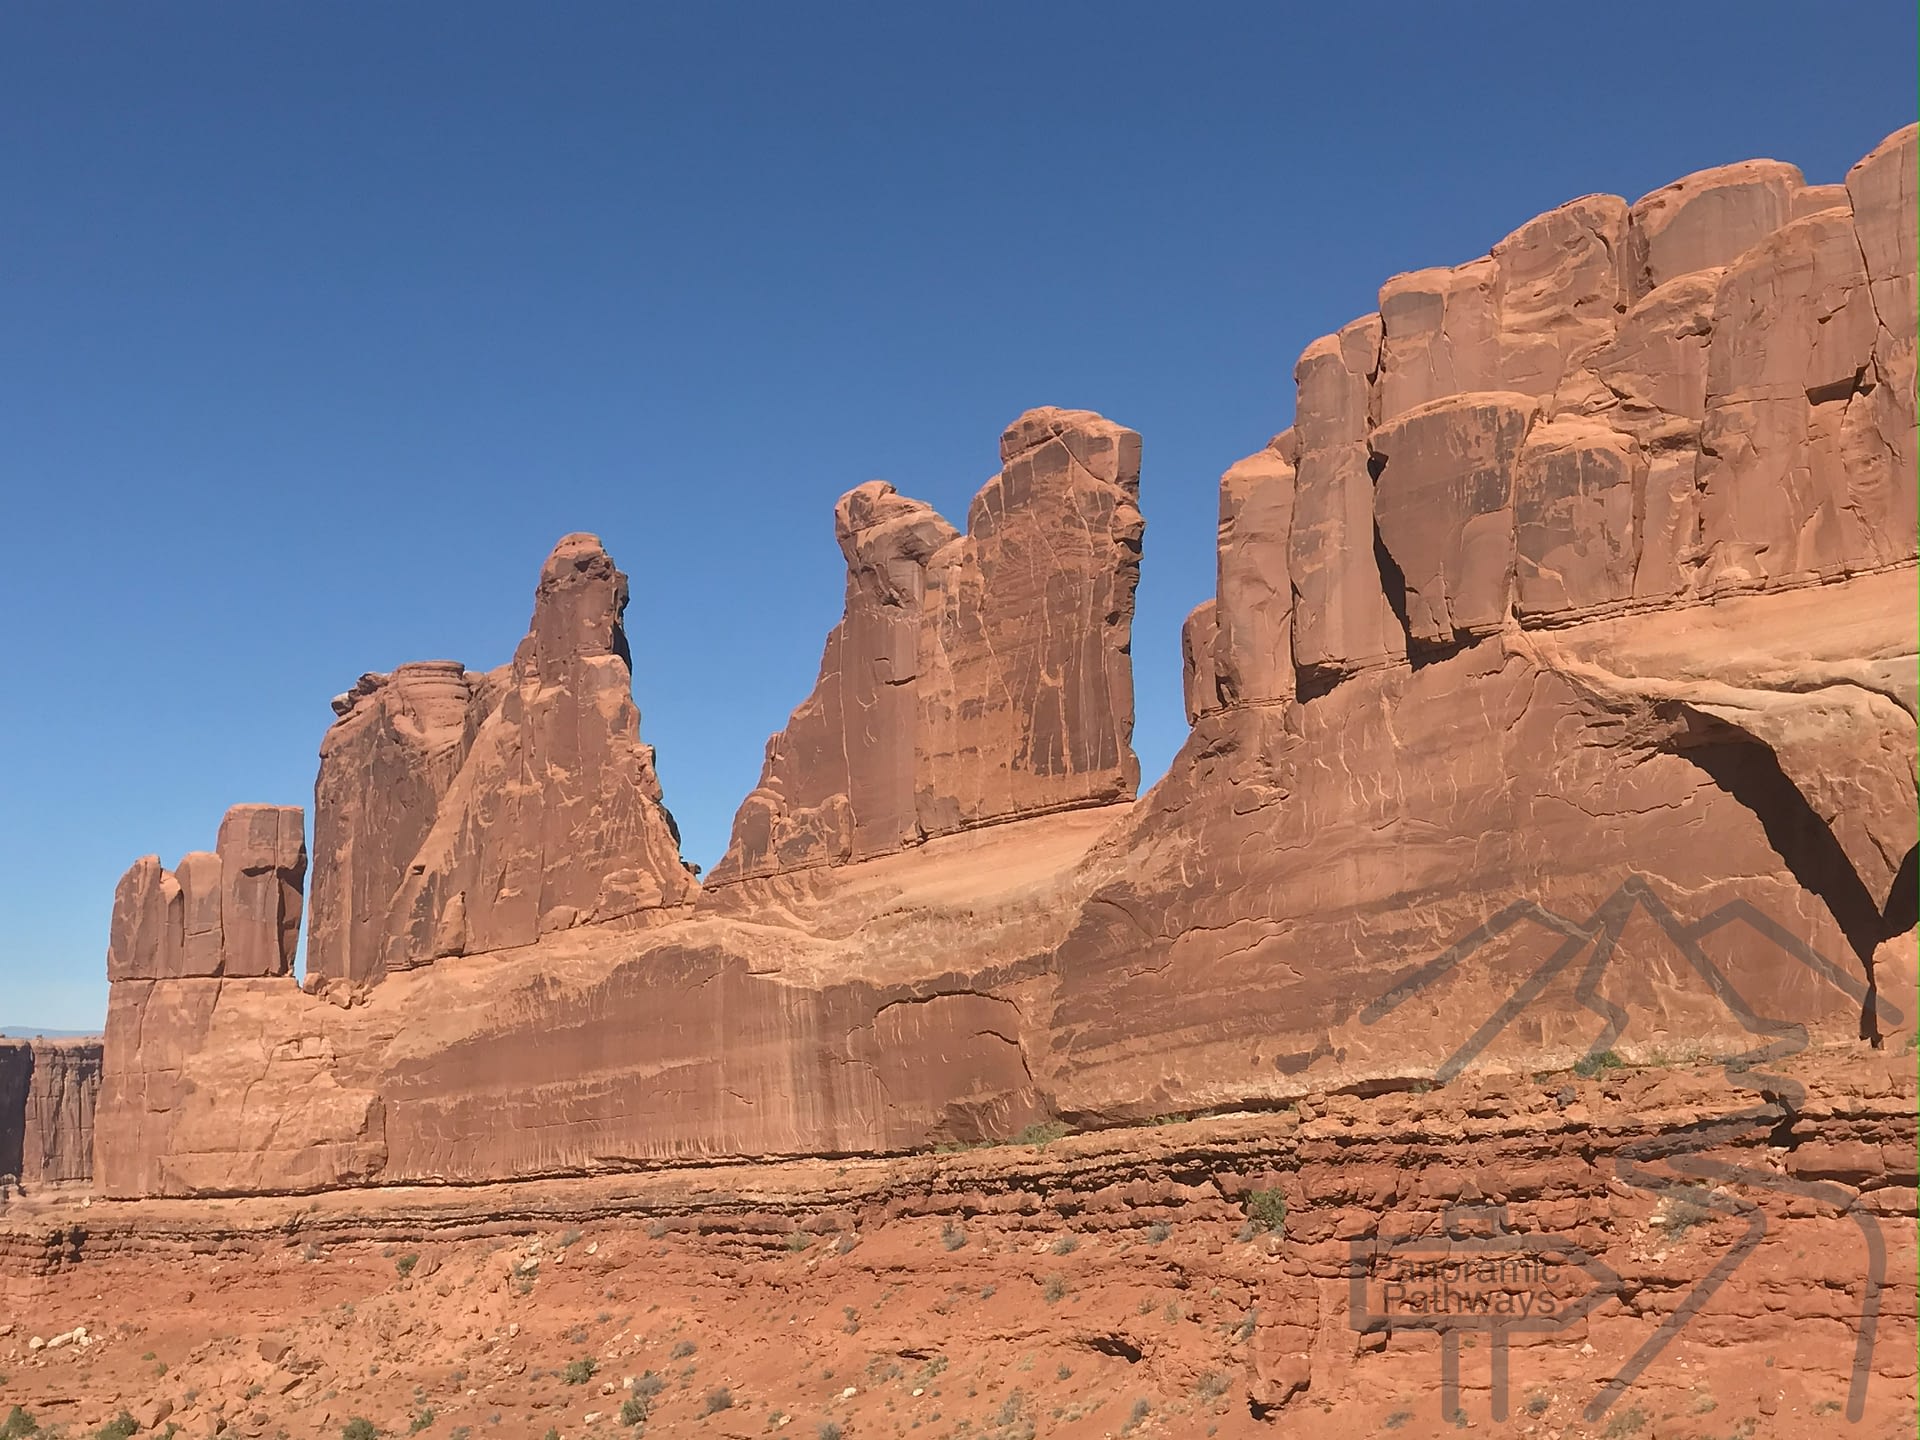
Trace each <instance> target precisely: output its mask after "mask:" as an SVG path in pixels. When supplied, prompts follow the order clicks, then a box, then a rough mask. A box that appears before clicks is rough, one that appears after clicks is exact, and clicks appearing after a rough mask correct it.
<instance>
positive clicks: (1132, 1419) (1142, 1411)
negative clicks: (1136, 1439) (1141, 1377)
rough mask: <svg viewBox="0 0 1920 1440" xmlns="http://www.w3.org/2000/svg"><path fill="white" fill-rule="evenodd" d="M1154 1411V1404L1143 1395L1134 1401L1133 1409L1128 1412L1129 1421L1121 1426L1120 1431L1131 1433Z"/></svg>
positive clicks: (1126, 1433) (1125, 1433) (1123, 1433)
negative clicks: (1148, 1401)
mask: <svg viewBox="0 0 1920 1440" xmlns="http://www.w3.org/2000/svg"><path fill="white" fill-rule="evenodd" d="M1152 1413H1153V1406H1151V1405H1149V1404H1148V1403H1147V1400H1146V1397H1145V1396H1144V1395H1143V1396H1142V1397H1141V1398H1140V1399H1138V1400H1136V1401H1134V1402H1133V1409H1132V1410H1130V1411H1128V1412H1127V1423H1126V1424H1125V1425H1123V1426H1121V1427H1120V1433H1121V1434H1122V1435H1131V1434H1132V1433H1133V1432H1134V1431H1135V1430H1138V1429H1139V1428H1140V1422H1141V1421H1142V1420H1144V1419H1146V1418H1147V1416H1148V1415H1150V1414H1152Z"/></svg>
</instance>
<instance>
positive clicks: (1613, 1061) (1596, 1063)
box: [1573, 1050, 1627, 1080]
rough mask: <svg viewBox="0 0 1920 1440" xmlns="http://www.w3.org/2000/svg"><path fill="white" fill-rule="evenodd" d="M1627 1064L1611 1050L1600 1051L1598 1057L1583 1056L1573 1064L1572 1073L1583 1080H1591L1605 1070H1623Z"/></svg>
mask: <svg viewBox="0 0 1920 1440" xmlns="http://www.w3.org/2000/svg"><path fill="white" fill-rule="evenodd" d="M1626 1068H1627V1062H1626V1061H1624V1060H1622V1059H1621V1058H1620V1057H1619V1055H1618V1054H1616V1053H1615V1052H1614V1051H1612V1050H1602V1051H1601V1052H1600V1053H1599V1054H1598V1055H1583V1056H1581V1057H1580V1058H1579V1059H1578V1060H1576V1061H1574V1062H1573V1073H1574V1074H1576V1075H1578V1076H1580V1077H1581V1078H1582V1079H1583V1080H1591V1079H1592V1078H1593V1077H1594V1076H1596V1075H1599V1074H1601V1073H1603V1072H1604V1071H1607V1070H1624V1069H1626Z"/></svg>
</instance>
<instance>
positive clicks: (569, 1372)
mask: <svg viewBox="0 0 1920 1440" xmlns="http://www.w3.org/2000/svg"><path fill="white" fill-rule="evenodd" d="M599 1368H600V1362H599V1361H597V1360H595V1359H594V1358H593V1357H592V1356H591V1355H582V1356H581V1357H580V1358H579V1359H578V1360H569V1361H568V1362H567V1368H566V1369H564V1370H562V1371H561V1372H560V1378H561V1379H562V1380H564V1381H566V1382H567V1384H569V1385H584V1384H586V1383H587V1382H588V1381H589V1380H591V1379H593V1374H594V1371H596V1370H598V1369H599Z"/></svg>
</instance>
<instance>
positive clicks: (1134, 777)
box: [710, 409, 1142, 883]
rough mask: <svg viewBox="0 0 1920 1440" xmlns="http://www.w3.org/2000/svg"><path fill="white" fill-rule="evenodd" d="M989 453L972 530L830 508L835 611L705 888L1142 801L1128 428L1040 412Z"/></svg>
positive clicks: (1136, 536)
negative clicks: (837, 585)
mask: <svg viewBox="0 0 1920 1440" xmlns="http://www.w3.org/2000/svg"><path fill="white" fill-rule="evenodd" d="M1000 455H1001V461H1002V465H1003V468H1002V470H1001V473H1000V474H999V475H997V476H995V477H994V478H993V479H992V480H991V481H989V482H988V483H987V485H986V487H985V488H984V489H983V490H982V491H981V492H980V494H979V495H978V496H976V497H975V499H974V502H973V506H972V509H971V510H970V512H969V514H968V522H967V533H966V534H965V535H959V534H957V533H956V532H955V531H954V529H953V528H952V527H951V526H950V525H948V524H947V523H946V522H945V521H944V520H942V519H941V518H940V517H939V516H938V515H936V514H935V513H934V512H933V511H932V510H931V509H929V508H928V507H927V506H925V505H923V504H921V503H920V502H918V501H915V500H909V499H906V498H905V497H904V496H901V495H899V494H897V493H895V491H894V489H893V487H892V486H891V485H887V484H885V483H884V482H881V481H872V482H870V483H868V484H866V485H862V486H860V487H859V488H858V489H856V490H853V491H850V492H849V493H848V494H846V495H845V496H843V497H842V498H841V500H840V503H839V505H838V506H836V507H835V511H834V522H835V531H836V533H837V535H838V537H839V540H840V549H841V552H842V553H843V554H844V555H845V556H846V560H847V599H846V611H845V615H844V617H843V618H842V620H841V622H840V624H839V625H837V626H836V627H834V630H833V632H832V633H831V634H830V635H829V636H828V637H827V645H826V652H825V654H824V655H823V657H822V659H821V665H820V678H819V680H818V681H817V682H816V683H815V686H814V691H813V694H811V695H810V696H808V697H807V699H806V700H805V701H803V702H802V703H801V705H800V707H799V708H798V709H796V710H795V711H794V712H793V717H792V719H791V720H790V721H789V722H788V725H787V728H786V730H784V731H783V732H781V733H780V734H778V735H776V736H774V737H773V739H772V740H770V741H768V743H767V761H766V766H765V769H764V770H763V771H762V773H761V778H760V784H759V785H758V786H757V787H756V788H755V790H754V791H753V793H752V794H751V795H749V796H748V797H747V799H746V801H745V803H744V804H742V806H741V807H740V811H739V814H738V815H737V816H736V817H735V820H734V830H733V841H732V844H731V845H730V846H729V847H728V850H727V854H726V856H725V858H723V859H722V860H721V862H720V863H719V864H718V865H716V866H715V867H714V870H713V874H712V876H711V879H710V883H724V882H726V881H729V880H738V879H741V878H745V877H749V876H765V875H771V874H776V873H779V872H782V871H789V870H798V869H805V868H809V867H812V866H817V865H831V864H839V863H841V862H844V861H848V860H862V859H867V858H870V857H872V856H876V855H884V854H887V853H889V852H891V851H894V850H898V849H901V848H902V847H904V846H908V845H912V844H917V843H918V842H919V841H921V840H922V839H925V838H926V837H928V836H933V835H945V834H951V833H953V832H955V831H958V830H965V829H969V828H971V827H974V826H978V825H986V824H991V823H994V822H997V821H1003V820H1009V819H1014V818H1017V817H1019V816H1023V815H1036V814H1044V813H1047V812H1050V811H1055V810H1061V809H1066V808H1069V807H1073V806H1079V805H1097V804H1105V803H1109V802H1111V801H1115V800H1123V799H1127V798H1130V797H1131V796H1132V795H1133V793H1134V790H1135V788H1136V786H1137V785H1138V783H1139V765H1138V762H1137V761H1136V760H1135V759H1134V756H1133V750H1132V747H1131V739H1132V733H1133V679H1132V669H1131V662H1130V659H1129V655H1128V644H1129V639H1130V634H1131V628H1132V619H1133V589H1134V584H1135V582H1136V581H1137V579H1138V577H1139V564H1140V535H1141V530H1142V522H1141V519H1140V511H1139V508H1138V496H1139V485H1140V437H1139V436H1137V435H1135V434H1134V433H1133V432H1132V431H1131V430H1126V429H1123V428H1121V427H1120V426H1118V425H1115V424H1113V423H1112V422H1110V421H1107V420H1103V419H1102V418H1101V417H1099V416H1098V415H1094V414H1091V413H1090V412H1087V411H1081V410H1053V409H1044V410H1031V411H1028V412H1027V413H1026V414H1025V415H1022V416H1021V417H1020V418H1019V419H1018V420H1016V421H1015V422H1014V423H1013V424H1012V425H1011V426H1010V427H1009V428H1008V429H1007V432H1006V433H1005V434H1004V435H1003V436H1001V439H1000Z"/></svg>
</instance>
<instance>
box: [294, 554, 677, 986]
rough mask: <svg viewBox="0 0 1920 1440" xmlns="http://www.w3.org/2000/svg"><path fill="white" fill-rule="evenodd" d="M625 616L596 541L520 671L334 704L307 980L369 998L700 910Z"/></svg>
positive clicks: (426, 671)
mask: <svg viewBox="0 0 1920 1440" xmlns="http://www.w3.org/2000/svg"><path fill="white" fill-rule="evenodd" d="M626 605H627V581H626V576H624V575H622V574H621V573H620V572H619V571H618V570H617V569H615V568H614V564H613V560H612V558H611V557H610V556H608V554H607V552H606V550H605V549H604V548H603V547H602V546H601V544H600V542H599V540H598V539H596V538H595V537H594V536H591V535H569V536H567V537H566V538H564V539H563V540H561V541H560V543H559V544H558V545H557V546H555V547H554V550H553V553H552V554H551V555H550V556H549V557H548V558H547V562H546V564H545V565H544V566H543V567H542V569H541V572H540V583H539V585H538V587H537V589H536V590H535V594H534V610H533V620H532V624H531V626H530V628H529V630H528V633H527V637H526V639H525V640H523V641H522V642H521V644H520V647H519V649H518V650H517V651H516V652H515V654H514V658H513V662H512V664H511V665H509V666H506V667H504V668H503V669H502V670H499V671H496V672H494V673H493V674H491V675H476V674H473V673H471V672H468V671H466V670H464V669H462V668H461V667H460V666H459V665H458V664H456V663H454V662H451V661H430V662H426V663H423V664H417V665H403V666H401V667H400V669H399V670H397V671H395V672H394V674H393V675H392V676H390V677H388V676H378V675H370V676H366V677H363V679H362V681H361V683H360V684H359V686H357V687H356V688H355V690H354V691H352V692H350V693H349V694H348V695H346V696H343V697H341V699H340V700H338V701H336V702H335V710H336V712H337V713H338V714H339V716H340V718H339V720H338V721H337V722H336V723H335V724H334V726H333V728H332V729H331V730H330V731H329V732H328V733H327V737H326V739H325V740H324V741H323V742H322V745H321V757H320V776H319V779H318V781H317V782H316V784H315V788H314V814H315V819H314V827H315V836H316V839H315V844H316V850H317V857H316V861H315V867H314V921H313V928H312V933H311V938H310V942H309V955H308V974H309V977H311V978H312V979H314V980H317V981H332V980H345V981H348V982H352V983H356V984H358V983H365V982H369V981H374V980H377V979H379V978H380V977H381V976H383V975H385V974H387V973H388V972H390V971H394V970H404V969H410V968H413V967H415V966H419V965H424V964H427V963H429V962H431V961H432V960H434V959H436V958H442V957H446V956H452V955H466V954H483V953H486V952H488V951H493V950H504V949H511V948H513V947H516V946H521V945H530V944H532V943H533V942H534V941H535V940H536V939H538V938H539V937H540V936H541V935H543V934H546V933H548V932H549V931H553V930H564V929H567V928H569V927H571V926H574V925H586V924H597V923H604V922H607V921H611V920H618V919H621V918H623V917H626V916H630V915H633V914H635V913H636V912H639V911H643V910H649V909H657V908H660V907H664V906H673V905H678V904H682V903H684V902H685V901H687V900H688V899H690V898H691V896H692V894H693V892H694V889H695V885H694V881H693V877H692V873H691V871H690V870H689V869H688V868H687V866H686V865H685V863H684V862H682V861H681V859H680V839H679V832H678V831H677V830H676V829H675V827H674V824H673V817H672V816H671V815H670V814H669V813H668V812H667V809H666V807H665V805H664V804H663V803H662V798H661V792H660V782H659V779H658V777H657V775H656V773H655V771H654V765H653V750H652V748H651V747H650V746H648V745H645V744H643V743H641V740H640V738H639V730H640V713H639V711H638V709H637V708H636V707H635V706H634V703H633V676H632V658H631V656H630V655H629V653H628V650H627V639H626V632H625V629H624V627H623V625H622V615H623V614H624V612H625V610H626Z"/></svg>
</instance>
